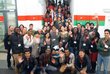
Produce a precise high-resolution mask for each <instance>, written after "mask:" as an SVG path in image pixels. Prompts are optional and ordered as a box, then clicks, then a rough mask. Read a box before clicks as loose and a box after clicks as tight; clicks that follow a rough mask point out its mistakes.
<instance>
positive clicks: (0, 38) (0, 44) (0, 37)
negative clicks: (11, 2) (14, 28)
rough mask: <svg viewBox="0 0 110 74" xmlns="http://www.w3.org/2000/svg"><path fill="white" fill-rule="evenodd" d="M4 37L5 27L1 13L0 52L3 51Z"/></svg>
mask: <svg viewBox="0 0 110 74" xmlns="http://www.w3.org/2000/svg"><path fill="white" fill-rule="evenodd" d="M4 35H5V25H4V16H3V13H0V51H2V50H3V48H4V47H3V46H4V44H3V39H4Z"/></svg>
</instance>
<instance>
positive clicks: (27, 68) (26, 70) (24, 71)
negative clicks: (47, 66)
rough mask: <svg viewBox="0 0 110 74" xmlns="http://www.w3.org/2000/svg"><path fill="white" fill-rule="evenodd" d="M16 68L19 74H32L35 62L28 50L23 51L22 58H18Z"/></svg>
mask: <svg viewBox="0 0 110 74" xmlns="http://www.w3.org/2000/svg"><path fill="white" fill-rule="evenodd" d="M18 62H19V63H18V64H17V68H18V69H20V74H34V72H35V69H36V66H37V61H36V59H35V58H34V57H32V56H31V52H30V50H29V49H25V53H24V57H23V56H18Z"/></svg>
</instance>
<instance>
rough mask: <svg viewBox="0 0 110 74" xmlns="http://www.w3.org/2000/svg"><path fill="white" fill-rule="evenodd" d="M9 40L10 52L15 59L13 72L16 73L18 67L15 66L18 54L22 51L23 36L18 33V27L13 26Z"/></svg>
mask: <svg viewBox="0 0 110 74" xmlns="http://www.w3.org/2000/svg"><path fill="white" fill-rule="evenodd" d="M10 41H11V48H12V54H13V58H14V61H15V72H16V74H18V69H17V68H16V65H17V63H18V59H17V57H18V56H19V54H22V53H23V52H24V51H23V49H24V44H23V36H22V35H21V34H20V29H19V27H15V29H14V33H13V34H12V35H11V36H10Z"/></svg>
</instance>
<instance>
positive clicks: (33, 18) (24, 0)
mask: <svg viewBox="0 0 110 74" xmlns="http://www.w3.org/2000/svg"><path fill="white" fill-rule="evenodd" d="M45 7H46V4H45V1H44V0H17V8H18V20H19V21H18V24H19V25H20V24H23V25H24V26H26V27H28V26H29V24H30V23H32V24H34V30H37V29H41V28H42V16H43V15H44V14H45V11H46V9H45Z"/></svg>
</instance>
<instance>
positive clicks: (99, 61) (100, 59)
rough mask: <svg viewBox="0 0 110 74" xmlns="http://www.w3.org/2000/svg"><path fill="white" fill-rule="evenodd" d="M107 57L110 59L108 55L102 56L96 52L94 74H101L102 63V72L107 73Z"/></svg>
mask: <svg viewBox="0 0 110 74" xmlns="http://www.w3.org/2000/svg"><path fill="white" fill-rule="evenodd" d="M109 59H110V56H102V55H100V54H98V58H97V71H96V74H101V65H102V63H103V66H104V74H108V72H107V71H108V66H109Z"/></svg>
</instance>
